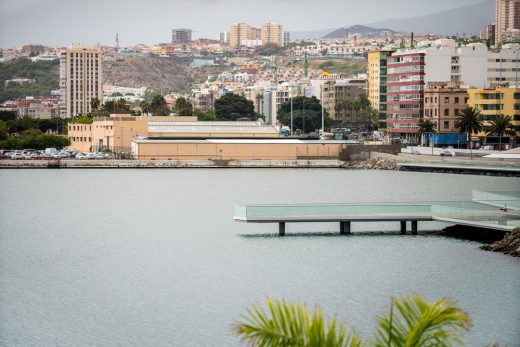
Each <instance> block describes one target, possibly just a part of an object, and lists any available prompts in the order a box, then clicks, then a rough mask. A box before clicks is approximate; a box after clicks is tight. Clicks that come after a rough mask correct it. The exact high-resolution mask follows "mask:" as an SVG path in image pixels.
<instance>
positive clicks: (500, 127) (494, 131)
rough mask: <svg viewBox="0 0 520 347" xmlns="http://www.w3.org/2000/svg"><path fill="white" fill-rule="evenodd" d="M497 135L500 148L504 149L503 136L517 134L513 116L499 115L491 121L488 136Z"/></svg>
mask: <svg viewBox="0 0 520 347" xmlns="http://www.w3.org/2000/svg"><path fill="white" fill-rule="evenodd" d="M489 135H496V136H498V137H499V139H500V140H499V141H500V150H502V136H504V135H508V136H515V135H516V132H515V128H514V126H513V117H511V116H498V117H496V118H495V119H493V120H492V121H491V126H490V127H489V131H488V136H489Z"/></svg>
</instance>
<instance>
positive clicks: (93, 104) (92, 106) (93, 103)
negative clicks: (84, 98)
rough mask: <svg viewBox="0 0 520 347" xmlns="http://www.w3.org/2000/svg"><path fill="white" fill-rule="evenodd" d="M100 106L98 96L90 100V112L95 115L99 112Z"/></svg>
mask: <svg viewBox="0 0 520 347" xmlns="http://www.w3.org/2000/svg"><path fill="white" fill-rule="evenodd" d="M100 105H101V101H100V100H99V99H98V97H97V96H95V97H93V98H90V112H92V113H94V112H95V111H97V110H98V108H99V106H100Z"/></svg>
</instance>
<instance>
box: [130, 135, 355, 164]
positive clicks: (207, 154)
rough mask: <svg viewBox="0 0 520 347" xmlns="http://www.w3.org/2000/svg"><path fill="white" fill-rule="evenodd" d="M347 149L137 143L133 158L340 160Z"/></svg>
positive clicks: (303, 144)
mask: <svg viewBox="0 0 520 347" xmlns="http://www.w3.org/2000/svg"><path fill="white" fill-rule="evenodd" d="M346 147H347V144H346V143H345V142H339V141H328V142H327V141H301V140H295V139H261V140H255V139H193V140H161V139H135V140H133V141H132V154H133V156H134V158H136V159H145V160H310V159H335V160H338V159H339V158H340V154H341V152H342V151H343V150H344V149H346Z"/></svg>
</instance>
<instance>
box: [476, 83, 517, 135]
mask: <svg viewBox="0 0 520 347" xmlns="http://www.w3.org/2000/svg"><path fill="white" fill-rule="evenodd" d="M468 95H469V99H468V105H469V106H470V107H476V108H477V109H478V110H480V112H481V113H482V115H483V118H484V126H489V124H490V123H489V122H490V121H492V120H494V119H496V117H497V116H500V115H506V116H511V117H512V118H513V126H514V128H515V130H516V131H517V132H520V87H508V86H497V87H493V88H489V89H482V88H469V89H468ZM478 135H479V136H485V135H486V133H485V132H481V133H479V134H478Z"/></svg>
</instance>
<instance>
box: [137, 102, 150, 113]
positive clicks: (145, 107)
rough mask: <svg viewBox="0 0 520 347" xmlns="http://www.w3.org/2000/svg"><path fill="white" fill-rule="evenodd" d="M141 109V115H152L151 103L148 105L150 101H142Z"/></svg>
mask: <svg viewBox="0 0 520 347" xmlns="http://www.w3.org/2000/svg"><path fill="white" fill-rule="evenodd" d="M139 107H140V108H141V113H143V114H148V113H150V103H148V101H146V100H142V101H141V102H140V103H139Z"/></svg>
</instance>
